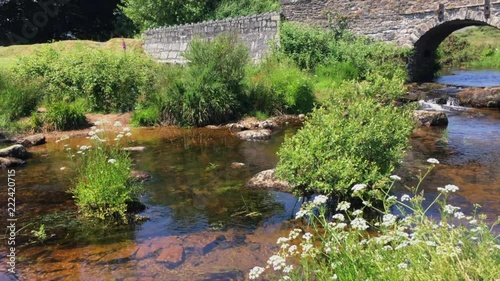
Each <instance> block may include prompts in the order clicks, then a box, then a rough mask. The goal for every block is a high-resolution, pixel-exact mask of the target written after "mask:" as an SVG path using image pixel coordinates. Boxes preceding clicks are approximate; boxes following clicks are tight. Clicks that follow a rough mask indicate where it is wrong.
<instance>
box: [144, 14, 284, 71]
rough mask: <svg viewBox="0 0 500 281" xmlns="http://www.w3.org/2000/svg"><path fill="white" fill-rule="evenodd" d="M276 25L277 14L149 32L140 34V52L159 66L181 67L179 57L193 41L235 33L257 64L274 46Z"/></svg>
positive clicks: (278, 17)
mask: <svg viewBox="0 0 500 281" xmlns="http://www.w3.org/2000/svg"><path fill="white" fill-rule="evenodd" d="M279 21H280V15H279V14H278V13H266V14H260V15H253V16H247V17H238V18H231V19H224V20H218V21H208V22H202V23H195V24H187V25H180V26H171V27H163V28H156V29H151V30H148V31H146V32H145V33H144V36H145V42H144V49H145V51H146V52H147V53H148V54H150V55H151V56H152V57H153V58H154V59H156V60H158V61H160V62H169V63H185V62H186V59H185V58H184V57H183V56H182V53H183V52H184V51H186V50H187V48H188V45H189V42H190V41H191V40H192V39H193V38H196V37H199V38H203V39H207V40H209V39H213V38H215V37H216V36H217V35H219V34H221V33H236V34H238V36H239V37H240V38H241V39H242V41H243V42H245V44H246V45H247V47H248V49H249V51H250V56H251V58H252V59H253V61H254V62H258V61H260V60H261V59H263V58H264V57H265V56H266V55H267V54H268V53H269V51H270V50H271V48H272V47H273V44H274V43H276V42H277V39H278V30H279Z"/></svg>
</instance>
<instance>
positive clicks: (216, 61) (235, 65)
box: [162, 34, 249, 126]
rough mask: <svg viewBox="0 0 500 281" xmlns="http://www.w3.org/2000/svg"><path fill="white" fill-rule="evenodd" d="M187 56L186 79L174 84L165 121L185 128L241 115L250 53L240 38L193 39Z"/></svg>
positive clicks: (169, 96)
mask: <svg viewBox="0 0 500 281" xmlns="http://www.w3.org/2000/svg"><path fill="white" fill-rule="evenodd" d="M184 56H185V57H186V58H187V59H188V60H189V63H188V69H187V73H186V75H185V76H186V77H185V78H184V79H179V80H178V81H176V82H175V83H172V84H171V85H170V87H169V88H168V90H167V91H168V93H167V94H166V95H165V96H164V97H163V102H164V107H163V118H162V119H163V121H165V122H167V123H171V124H178V125H182V126H205V125H208V124H218V123H223V122H226V121H229V120H231V119H233V118H236V117H238V116H239V115H240V113H241V112H240V109H241V106H242V103H243V101H244V100H245V91H246V89H245V84H244V78H245V67H246V65H247V63H248V60H249V57H248V50H247V49H246V47H245V45H244V44H243V43H242V42H240V41H238V39H237V37H236V35H234V34H231V35H228V34H226V35H221V36H218V37H217V38H215V39H214V40H212V41H201V40H193V41H191V42H190V46H189V48H188V50H187V51H186V53H185V54H184Z"/></svg>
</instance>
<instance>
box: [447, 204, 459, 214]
mask: <svg viewBox="0 0 500 281" xmlns="http://www.w3.org/2000/svg"><path fill="white" fill-rule="evenodd" d="M458 210H460V207H455V206H452V205H446V206H444V209H443V211H444V212H445V213H447V214H450V215H453V214H454V213H455V212H456V211H458Z"/></svg>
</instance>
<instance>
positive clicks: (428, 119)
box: [413, 110, 448, 126]
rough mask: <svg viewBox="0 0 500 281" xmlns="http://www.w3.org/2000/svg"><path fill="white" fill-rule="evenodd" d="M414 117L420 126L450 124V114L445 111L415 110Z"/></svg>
mask: <svg viewBox="0 0 500 281" xmlns="http://www.w3.org/2000/svg"><path fill="white" fill-rule="evenodd" d="M413 119H414V120H415V121H417V123H418V124H419V125H420V126H446V125H448V116H446V114H445V113H444V112H439V111H428V110H415V111H414V112H413Z"/></svg>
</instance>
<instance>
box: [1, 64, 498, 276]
mask: <svg viewBox="0 0 500 281" xmlns="http://www.w3.org/2000/svg"><path fill="white" fill-rule="evenodd" d="M463 75H465V76H466V77H471V75H470V72H459V73H458V74H456V75H453V77H442V78H441V80H438V82H440V83H446V84H454V83H452V82H450V80H449V79H451V80H454V81H458V82H463V81H464V80H466V79H465V78H464V76H463ZM494 75H499V74H498V73H493V77H498V76H494ZM476 77H480V78H479V79H483V77H484V75H478V76H476ZM467 79H472V80H473V82H478V81H476V80H477V79H476V80H475V79H473V78H467ZM493 79H494V81H497V82H498V81H500V79H496V78H493ZM495 79H496V80H495ZM442 81H446V82H442ZM487 81H489V82H491V81H490V80H487ZM489 82H488V83H489ZM480 85H481V84H480ZM458 86H464V85H458ZM452 92H453V91H452ZM427 104H428V105H429V106H431V107H433V108H434V109H435V110H443V111H446V113H447V114H448V117H449V121H450V123H449V125H448V127H447V128H426V127H422V128H419V129H417V130H416V131H415V132H414V134H413V136H412V139H411V146H412V148H411V149H410V150H409V152H408V155H407V157H406V158H405V160H404V162H403V163H404V164H403V167H402V168H400V169H399V170H398V173H399V174H400V175H401V176H403V180H404V183H406V184H414V183H415V177H414V176H404V175H406V174H410V173H411V174H418V172H419V171H423V170H425V168H426V167H427V163H426V159H427V158H430V157H433V158H437V159H439V161H440V162H441V164H439V165H437V167H436V168H435V169H434V170H433V172H432V173H431V174H430V175H429V176H428V178H427V179H426V180H425V182H424V184H423V189H424V190H425V192H426V194H427V195H428V196H430V197H432V196H435V195H436V194H437V193H436V188H437V187H438V186H443V185H445V184H455V185H457V186H459V187H460V191H459V192H458V193H457V194H454V195H453V196H451V197H450V200H451V203H452V204H454V205H457V206H460V207H462V208H463V209H464V211H465V212H468V211H470V206H471V204H474V203H477V204H480V205H482V206H483V208H482V212H485V213H486V214H488V216H489V217H490V220H489V221H492V220H494V219H492V218H494V217H496V216H497V215H498V214H499V213H500V212H499V211H500V206H499V204H498V202H500V184H499V183H500V165H498V161H499V159H500V111H498V110H477V109H465V108H460V107H455V106H449V107H446V106H445V107H442V106H437V105H432V102H431V101H428V102H427ZM295 130H296V128H288V129H285V130H282V131H281V132H278V133H277V134H275V135H274V136H273V138H272V139H271V141H269V142H245V141H240V140H238V139H237V138H236V137H234V135H232V134H231V133H230V132H228V131H227V130H226V129H220V130H211V129H205V128H203V129H179V128H154V129H151V128H149V129H148V128H141V129H133V131H132V133H133V134H134V137H133V139H134V143H133V145H141V146H146V147H147V148H146V150H145V151H144V152H134V153H133V158H134V169H137V170H144V171H148V172H150V173H151V174H152V175H153V179H152V180H151V181H150V182H148V183H147V184H146V185H145V190H146V192H145V195H144V196H143V197H142V198H141V200H142V201H143V202H144V203H145V204H146V205H147V207H148V208H147V210H146V211H145V212H143V213H141V215H142V216H145V217H148V218H149V220H147V221H145V222H144V223H141V224H137V225H131V226H126V227H122V228H116V227H114V226H107V227H106V226H99V225H92V224H81V223H78V222H77V221H76V220H75V219H74V218H75V217H76V209H75V207H74V203H73V201H72V199H71V196H70V195H69V194H68V193H67V192H66V191H67V189H68V188H70V187H71V186H72V184H73V183H72V176H73V171H72V170H71V168H70V167H71V165H70V162H69V161H68V160H67V157H66V154H65V153H64V152H63V151H64V149H63V143H55V142H49V143H48V144H46V145H43V146H41V147H37V148H35V149H34V157H33V159H31V160H29V162H28V164H27V165H26V166H25V167H23V168H20V169H17V177H16V179H17V192H16V200H17V215H18V225H23V224H29V223H30V224H33V225H38V224H40V223H44V224H46V225H47V234H48V235H49V236H51V235H54V237H52V238H50V239H49V240H48V242H46V245H31V246H30V245H28V246H25V247H19V248H18V255H17V265H16V268H17V269H18V274H17V276H18V280H127V281H129V280H243V279H245V277H246V276H247V272H248V270H249V269H250V268H252V267H253V266H255V265H264V264H265V263H266V260H267V258H268V257H269V256H270V255H271V254H272V252H273V251H275V250H276V249H277V248H276V244H275V243H276V239H277V238H278V237H280V236H283V235H285V234H288V231H289V229H290V227H292V225H291V224H293V223H292V222H289V221H288V220H289V219H290V218H291V217H292V216H293V214H294V210H295V211H296V210H297V206H295V204H296V199H295V198H294V197H293V196H291V195H289V194H286V193H281V192H269V191H264V190H252V189H247V188H245V187H244V183H245V182H246V180H248V179H249V178H250V177H251V176H252V175H253V174H255V173H257V172H259V171H262V170H265V169H268V168H272V167H274V166H275V165H276V162H277V156H276V151H277V149H278V148H279V146H280V144H281V143H282V141H283V139H284V137H285V136H286V135H292V134H293V133H294V132H295ZM87 142H88V140H86V139H85V138H75V139H71V140H70V141H69V144H70V145H71V146H72V147H76V146H77V145H83V144H87ZM232 162H243V163H245V164H246V167H245V168H242V169H233V168H231V163H232ZM62 167H65V168H66V169H64V170H61V168H62ZM5 181H6V179H5V173H4V172H2V175H1V176H0V182H5ZM403 193H405V191H404V190H403V188H400V189H399V190H397V191H396V194H397V195H400V194H403ZM0 200H2V202H6V201H7V200H6V197H5V196H4V195H3V194H2V195H1V196H0ZM294 208H295V209H294ZM0 219H1V220H2V221H6V219H7V218H6V216H5V212H2V215H1V217H0ZM22 233H23V232H22V231H21V232H20V234H22ZM27 239H29V237H27V236H22V235H20V237H18V240H19V242H26V240H27ZM31 239H33V238H31ZM4 248H5V247H3V248H2V249H0V251H3V252H0V256H1V258H2V262H1V264H0V270H2V271H5V269H6V263H5V262H4V261H5V258H6V252H4ZM164 250H165V251H166V252H168V253H173V254H171V256H168V254H167V256H166V257H165V256H164V255H163V254H162V253H163V252H164ZM176 253H177V254H178V255H177V256H175V254H176ZM172 255H174V257H172ZM160 256H162V258H163V261H161V260H159V257H160ZM176 258H178V259H177V260H176ZM165 260H169V261H173V262H168V263H166V262H164V261H165ZM2 274H4V275H2ZM8 278H10V279H8ZM0 280H15V278H14V277H12V275H6V274H5V273H0Z"/></svg>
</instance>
